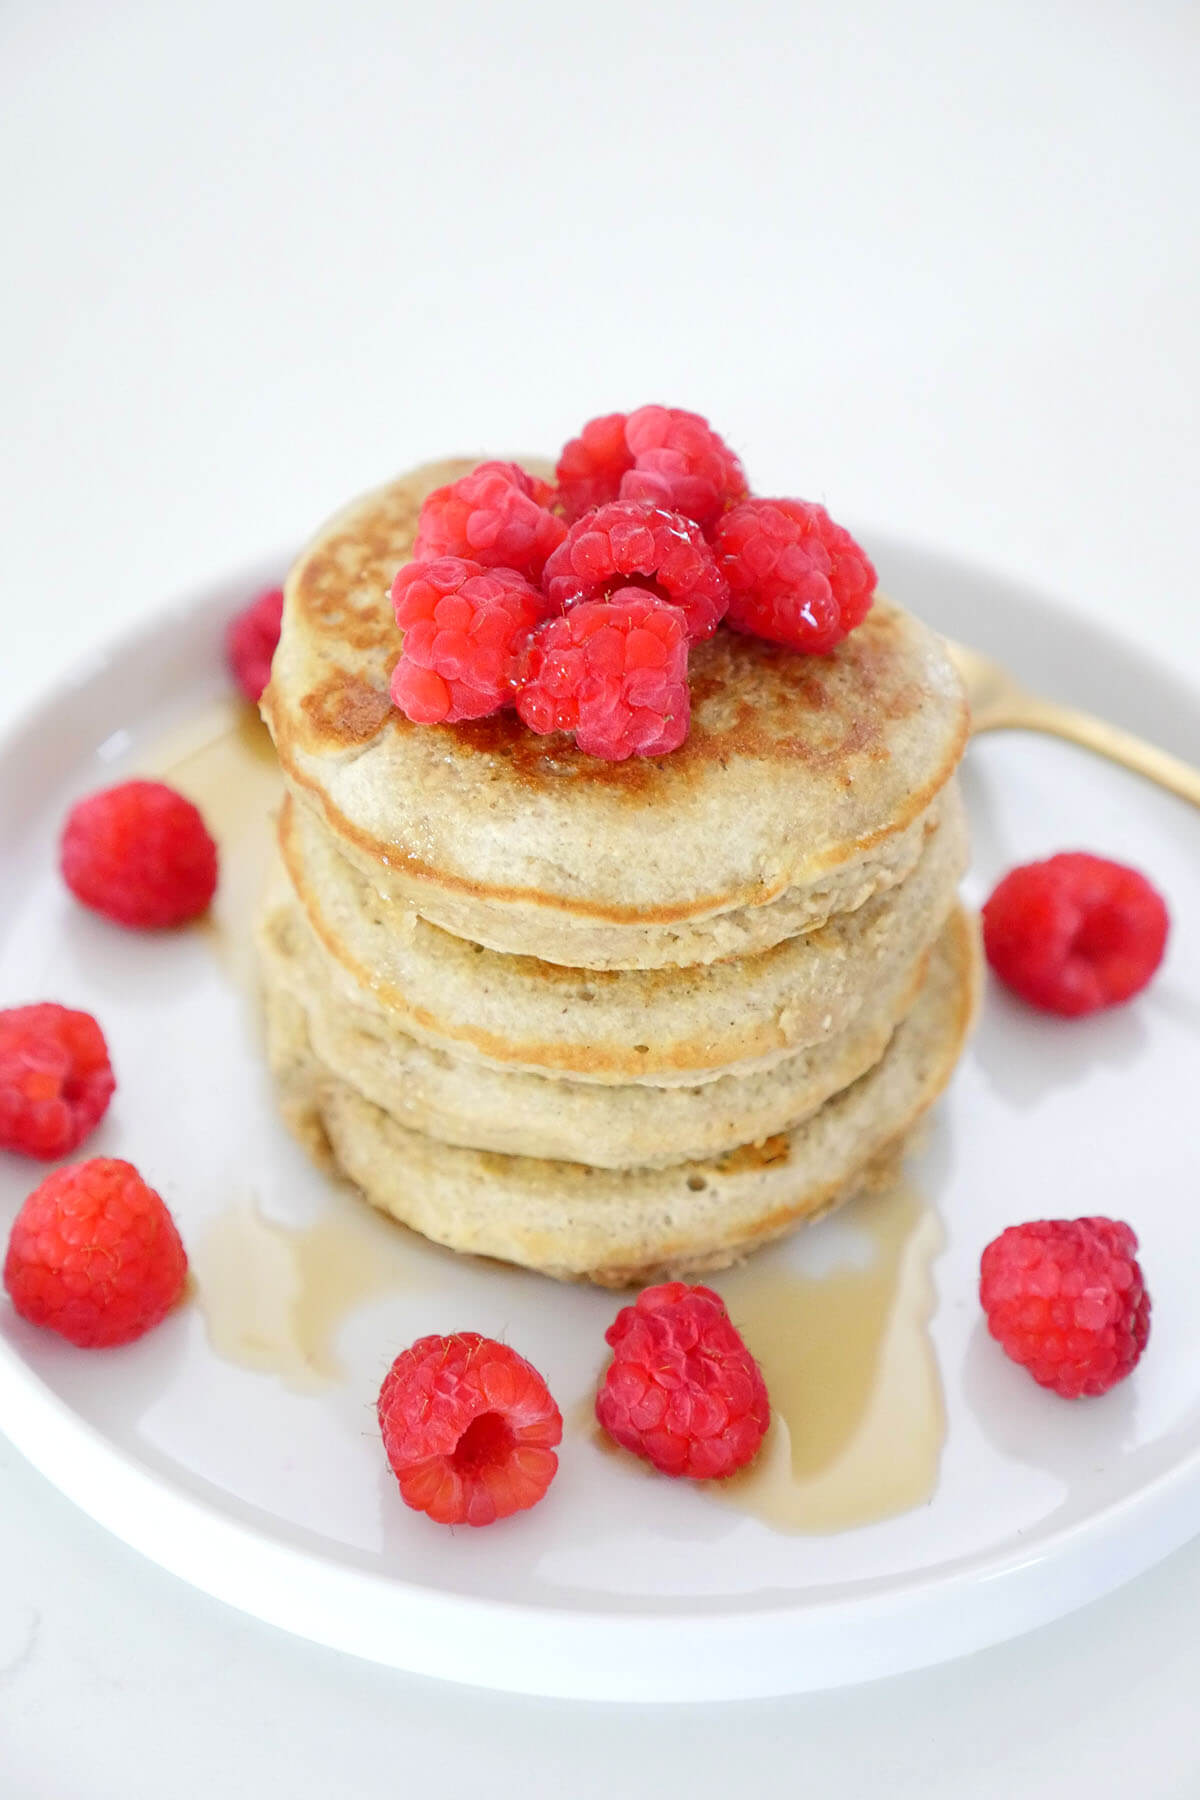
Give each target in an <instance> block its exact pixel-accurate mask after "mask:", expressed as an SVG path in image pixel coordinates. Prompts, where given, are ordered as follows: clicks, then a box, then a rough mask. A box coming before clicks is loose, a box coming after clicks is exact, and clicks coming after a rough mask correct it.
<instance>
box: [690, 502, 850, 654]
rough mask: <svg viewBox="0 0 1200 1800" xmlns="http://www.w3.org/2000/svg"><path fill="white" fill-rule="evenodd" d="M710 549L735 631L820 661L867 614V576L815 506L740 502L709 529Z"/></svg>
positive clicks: (845, 536) (845, 535)
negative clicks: (724, 582) (722, 580)
mask: <svg viewBox="0 0 1200 1800" xmlns="http://www.w3.org/2000/svg"><path fill="white" fill-rule="evenodd" d="M713 549H714V550H715V552H716V556H717V561H718V562H719V564H720V566H721V570H722V573H723V574H724V575H725V578H726V580H727V581H728V583H729V593H730V599H729V613H728V622H729V624H730V625H732V626H733V627H734V628H735V629H736V630H738V631H745V632H747V633H749V634H750V635H751V636H753V637H761V638H767V639H769V640H770V642H771V643H773V644H785V645H787V647H788V648H789V649H791V650H804V651H807V652H808V653H809V654H810V655H812V656H824V655H825V654H826V653H827V652H828V651H830V650H832V649H834V648H835V646H836V645H838V644H840V643H841V641H842V639H843V638H844V637H846V636H847V635H848V633H849V632H851V631H853V630H854V628H855V626H857V625H861V624H862V622H863V620H864V619H865V618H866V616H867V614H868V612H870V610H871V601H872V599H873V598H874V594H875V570H874V567H873V565H872V563H871V561H870V558H869V557H868V556H867V555H866V553H865V551H863V550H861V549H860V548H859V546H858V545H857V544H856V543H855V541H854V539H853V538H852V537H851V536H850V533H849V532H848V531H844V530H843V529H842V527H841V526H840V525H836V524H835V523H834V521H833V520H832V519H831V518H830V516H829V514H828V513H827V512H826V511H825V508H824V507H823V506H816V505H813V504H811V503H810V502H809V501H807V500H743V501H742V503H741V505H740V506H735V507H733V508H732V509H731V510H730V511H729V512H727V513H726V514H725V516H724V518H722V519H721V520H720V522H719V524H718V525H717V528H716V531H715V533H714V534H713Z"/></svg>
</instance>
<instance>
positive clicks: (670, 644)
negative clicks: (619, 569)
mask: <svg viewBox="0 0 1200 1800" xmlns="http://www.w3.org/2000/svg"><path fill="white" fill-rule="evenodd" d="M687 651H688V640H687V629H686V626H685V622H684V617H683V613H682V612H681V610H680V609H679V607H677V606H667V605H665V604H664V602H662V601H661V600H658V599H657V598H656V597H655V596H654V595H653V594H648V593H646V592H645V591H644V590H643V589H642V588H624V589H623V590H622V591H621V593H620V594H619V595H618V597H617V598H616V599H615V600H583V601H581V602H580V604H579V605H578V606H573V607H572V608H571V610H570V612H569V613H567V614H566V616H565V617H564V618H558V619H549V620H547V621H546V623H545V624H544V625H542V626H540V627H539V629H538V630H537V631H535V632H534V634H533V637H532V638H531V639H530V642H529V648H528V650H527V651H526V653H525V663H524V668H523V672H522V678H521V685H520V686H519V688H518V690H517V711H518V713H519V714H520V716H521V718H522V719H523V720H524V721H525V723H526V725H528V727H529V729H530V730H531V731H537V732H547V731H573V732H574V733H575V742H576V743H577V744H578V746H579V748H580V749H581V750H582V751H583V752H584V753H585V754H586V755H588V756H599V757H603V759H604V760H605V761H606V762H623V761H624V760H625V758H626V757H627V756H665V755H667V753H668V752H669V751H671V750H677V749H678V748H679V746H680V744H682V742H683V740H684V739H685V738H686V736H687V734H688V724H689V722H690V718H691V696H690V695H689V693H688V684H687Z"/></svg>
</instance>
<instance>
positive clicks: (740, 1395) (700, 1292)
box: [596, 1281, 771, 1481]
mask: <svg viewBox="0 0 1200 1800" xmlns="http://www.w3.org/2000/svg"><path fill="white" fill-rule="evenodd" d="M604 1335H605V1338H606V1340H607V1342H608V1343H609V1344H611V1345H612V1351H613V1359H612V1362H611V1363H610V1365H609V1367H608V1369H607V1371H606V1373H605V1376H604V1380H603V1381H602V1383H601V1384H600V1389H599V1392H598V1393H597V1395H596V1417H597V1419H599V1421H600V1423H601V1425H603V1427H604V1429H605V1431H607V1432H608V1434H609V1436H610V1437H612V1438H615V1440H616V1442H617V1443H618V1444H621V1445H623V1446H624V1448H625V1449H626V1450H632V1451H633V1453H634V1455H635V1456H641V1457H644V1458H645V1459H646V1460H647V1461H648V1462H651V1463H653V1464H654V1467H655V1468H656V1469H661V1470H662V1472H663V1474H664V1475H688V1476H691V1477H692V1478H693V1479H694V1480H701V1481H710V1480H714V1479H719V1478H720V1477H721V1476H724V1475H732V1474H733V1473H734V1471H735V1470H737V1469H741V1468H744V1467H745V1465H746V1464H747V1463H749V1462H751V1461H752V1460H753V1458H754V1457H755V1456H756V1455H757V1454H758V1449H759V1445H760V1444H761V1443H762V1440H763V1437H764V1435H765V1433H766V1429H767V1426H768V1424H769V1423H770V1418H771V1409H770V1403H769V1401H768V1399H767V1389H766V1383H765V1382H764V1381H763V1378H762V1371H761V1370H760V1369H759V1366H758V1364H757V1363H756V1362H755V1360H754V1358H753V1357H752V1356H751V1354H750V1352H749V1350H748V1349H747V1348H746V1345H745V1343H744V1342H743V1341H742V1338H741V1335H740V1333H739V1332H738V1331H737V1329H736V1327H735V1326H734V1325H733V1323H732V1321H731V1320H730V1317H729V1314H728V1313H727V1312H726V1310H725V1302H724V1301H723V1300H722V1299H721V1296H720V1295H719V1294H715V1293H714V1292H713V1290H712V1289H711V1288H707V1287H688V1286H687V1284H686V1283H685V1282H682V1281H668V1282H665V1283H664V1284H663V1285H662V1286H660V1287H651V1288H646V1289H645V1290H644V1291H643V1292H642V1293H640V1294H639V1295H638V1297H637V1300H636V1302H635V1304H634V1305H633V1306H625V1307H622V1309H621V1311H620V1312H619V1313H618V1314H617V1316H616V1318H615V1319H614V1320H613V1322H612V1324H611V1325H610V1326H609V1328H608V1330H607V1331H606V1332H605V1334H604Z"/></svg>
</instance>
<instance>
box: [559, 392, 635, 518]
mask: <svg viewBox="0 0 1200 1800" xmlns="http://www.w3.org/2000/svg"><path fill="white" fill-rule="evenodd" d="M632 467H633V452H632V451H631V450H630V448H629V445H628V444H627V443H626V442H625V414H624V413H605V414H604V415H603V417H602V418H599V419H589V420H588V423H587V424H586V425H585V426H584V428H583V430H582V431H581V432H580V434H579V436H578V437H577V438H572V439H571V441H570V443H569V444H567V446H566V447H565V449H564V450H563V453H562V455H561V456H560V457H559V459H558V468H557V470H556V471H555V473H556V474H557V477H558V499H559V504H560V506H561V507H562V509H563V512H564V513H565V515H566V518H567V521H568V523H570V524H574V522H575V520H576V519H581V518H582V517H583V515H584V513H586V512H591V510H592V508H593V507H595V506H605V505H607V503H608V502H609V501H610V500H615V499H616V497H617V495H618V493H619V492H620V489H621V477H622V476H623V475H624V474H625V471H626V470H627V469H632Z"/></svg>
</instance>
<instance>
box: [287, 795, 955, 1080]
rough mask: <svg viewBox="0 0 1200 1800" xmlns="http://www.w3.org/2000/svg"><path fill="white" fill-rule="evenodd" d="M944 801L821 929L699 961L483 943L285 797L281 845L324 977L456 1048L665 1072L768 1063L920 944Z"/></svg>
mask: <svg viewBox="0 0 1200 1800" xmlns="http://www.w3.org/2000/svg"><path fill="white" fill-rule="evenodd" d="M950 800H951V801H952V802H953V804H952V806H951V808H950V810H949V811H948V812H947V814H946V816H945V818H944V819H943V821H942V823H941V824H940V825H939V827H938V829H937V830H936V831H934V832H932V833H931V834H930V837H929V839H928V841H927V843H926V846H925V849H924V852H923V854H922V856H921V858H920V861H919V862H918V864H917V867H916V868H915V869H914V870H913V872H912V874H911V875H910V876H909V877H908V879H907V880H906V881H904V882H902V883H900V885H899V886H898V887H895V888H892V889H888V890H887V891H885V892H884V893H882V894H879V895H877V896H876V897H875V899H873V900H871V901H869V902H867V904H866V905H864V906H862V907H860V908H859V909H858V910H857V911H856V912H853V913H839V914H837V915H836V916H835V917H834V918H833V919H831V920H829V922H828V923H827V924H826V925H825V926H823V927H822V929H821V930H820V931H814V932H809V933H807V934H805V935H803V936H799V937H794V938H788V939H787V940H785V942H783V943H781V944H777V945H775V946H774V948H773V949H771V950H768V951H765V952H763V953H762V954H761V955H758V956H748V957H742V958H739V959H736V960H731V961H728V962H719V963H713V964H710V965H707V966H705V967H701V968H684V969H627V970H604V971H590V970H579V969H568V968H564V967H561V966H559V965H558V964H552V963H545V962H540V961H538V960H537V959H536V958H535V957H531V956H506V955H503V954H498V953H497V952H495V951H491V950H482V949H480V947H479V946H478V945H472V944H469V943H467V942H465V941H464V940H463V939H462V938H459V937H456V936H453V935H451V934H450V933H448V932H444V931H440V930H438V928H437V927H436V926H433V925H429V924H427V923H426V922H425V921H423V920H421V919H419V918H414V917H413V915H411V914H405V913H398V912H397V910H396V909H395V908H393V907H391V906H389V905H388V904H387V903H386V902H385V901H383V900H381V898H380V896H379V894H378V893H377V891H376V890H375V889H374V888H373V887H372V886H371V884H370V883H369V882H367V881H365V880H364V879H363V877H362V876H361V875H359V874H358V872H357V871H356V869H355V868H354V867H353V866H352V865H351V864H350V863H349V862H347V861H346V859H344V858H343V857H342V856H340V854H339V853H338V850H337V849H336V847H335V845H334V844H333V842H332V840H331V839H330V838H329V836H328V834H327V833H326V832H325V831H324V830H323V829H322V827H321V826H320V823H319V822H318V821H317V820H315V819H314V818H313V817H312V815H311V814H309V813H307V812H306V811H305V809H303V808H301V807H298V806H296V805H295V804H294V803H293V804H291V805H290V806H287V807H285V809H284V813H283V817H282V819H281V824H280V845H281V849H282V851H283V858H284V864H285V868H286V871H287V876H288V880H289V882H290V885H291V887H292V890H293V891H294V893H295V895H296V897H297V899H298V900H299V903H300V906H301V908H302V910H303V912H304V915H305V917H306V919H307V921H308V924H309V926H310V927H311V930H312V933H313V936H314V938H315V939H316V941H317V944H318V946H319V949H320V952H321V953H322V954H323V955H324V957H325V960H326V964H327V969H328V974H327V979H328V980H329V981H331V983H332V984H333V985H334V987H335V988H339V987H340V990H341V992H342V993H343V995H344V996H346V997H348V998H351V999H355V1000H357V1001H359V1002H360V1003H362V1004H365V1005H366V1006H368V1007H370V1008H372V1009H374V1010H377V1011H382V1012H383V1013H385V1014H386V1015H388V1016H390V1017H391V1018H392V1020H393V1022H394V1023H395V1024H396V1025H398V1026H399V1027H400V1029H401V1030H403V1031H405V1032H408V1033H409V1034H410V1035H412V1036H414V1037H417V1038H419V1039H421V1041H422V1042H425V1043H429V1044H434V1045H437V1046H440V1047H442V1048H445V1049H449V1050H452V1051H453V1052H454V1053H455V1054H456V1055H458V1056H460V1057H463V1058H467V1059H470V1060H476V1061H482V1062H485V1063H490V1064H492V1065H494V1066H496V1067H500V1068H509V1069H528V1070H531V1071H533V1072H534V1073H536V1074H549V1075H570V1076H573V1077H575V1078H576V1079H582V1080H592V1081H606V1082H629V1081H649V1082H652V1083H655V1084H657V1085H663V1084H666V1083H670V1082H683V1083H690V1082H694V1081H696V1080H697V1079H700V1080H703V1079H705V1078H706V1077H707V1076H710V1075H719V1074H724V1073H728V1072H731V1071H738V1072H745V1071H748V1070H750V1069H754V1068H765V1067H769V1066H771V1064H772V1063H774V1062H776V1061H778V1060H779V1059H780V1058H781V1057H783V1056H785V1055H787V1054H789V1053H790V1052H792V1051H795V1050H799V1049H802V1048H804V1047H805V1046H807V1045H810V1044H815V1043H819V1042H820V1041H822V1039H824V1038H827V1037H831V1036H835V1035H836V1034H837V1033H839V1032H841V1031H844V1030H846V1029H847V1027H848V1026H849V1025H850V1024H851V1023H852V1022H853V1020H854V1019H855V1017H856V1016H857V1014H858V1012H859V1010H860V1009H861V1007H862V1006H864V1005H865V1004H866V1003H867V1002H868V1001H869V1000H870V998H871V997H872V996H873V995H874V994H875V993H876V992H877V990H878V987H879V984H880V983H881V982H883V981H885V980H886V979H887V978H888V976H889V975H890V974H892V973H893V972H894V971H895V969H896V968H897V967H898V966H899V967H901V968H903V967H904V966H906V965H908V964H911V963H912V962H913V961H914V960H915V959H916V957H918V956H919V955H920V954H921V953H922V952H923V951H924V950H926V949H928V947H929V946H930V944H931V943H932V942H933V940H934V938H935V937H936V936H937V934H938V931H939V930H940V928H941V925H942V922H943V920H944V919H945V918H946V916H947V914H948V913H949V911H950V909H951V907H952V906H953V905H954V900H955V889H956V886H957V883H958V879H959V876H960V875H961V873H962V869H963V864H964V860H965V828H964V824H963V819H962V813H961V802H960V801H959V800H958V796H957V793H956V792H953V791H952V792H951V795H950ZM585 996H586V998H585Z"/></svg>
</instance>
